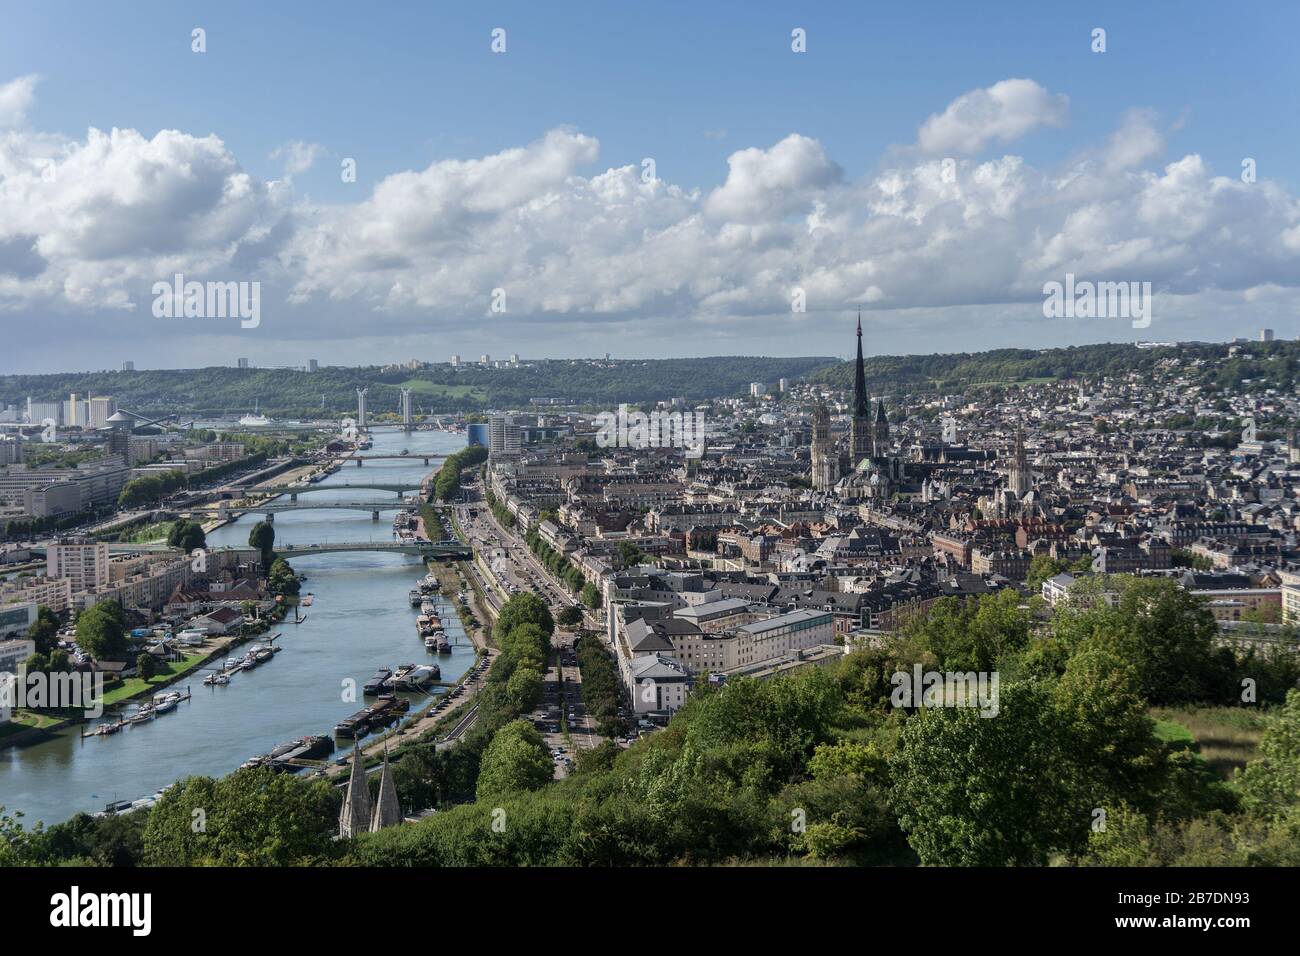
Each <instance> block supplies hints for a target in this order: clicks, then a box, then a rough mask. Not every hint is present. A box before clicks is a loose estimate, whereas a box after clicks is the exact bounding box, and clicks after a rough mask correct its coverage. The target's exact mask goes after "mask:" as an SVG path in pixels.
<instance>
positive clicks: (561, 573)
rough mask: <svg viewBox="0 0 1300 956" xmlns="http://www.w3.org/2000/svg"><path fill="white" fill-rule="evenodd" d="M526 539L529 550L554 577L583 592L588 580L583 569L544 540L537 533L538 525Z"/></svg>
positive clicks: (576, 592)
mask: <svg viewBox="0 0 1300 956" xmlns="http://www.w3.org/2000/svg"><path fill="white" fill-rule="evenodd" d="M537 524H538V525H540V524H541V522H540V521H538V522H537ZM524 540H525V541H527V542H528V550H530V551H532V552H533V554H534V555H535V556H536V557H537V560H538V561H540V562H542V566H543V567H545V568H546V570H547V571H550V572H551V575H552V576H553V577H555V578H556V579H557V580H559V581H560V582H561V583H562V584H563V585H564V586H565V587H567V588H568V589H569V591H570V592H571V593H573V594H581V593H582V588H583V585H584V584H586V582H587V578H586V576H585V575H584V574H583V573H582V569H581V568H579V567H578V566H577V565H576V564H574V563H573V562H572V561H570V560H569V559H568V558H566V557H565V556H564V555H562V554H560V553H559V552H558V551H556V550H555V549H554V548H552V547H551V546H550V545H549V544H547V543H546V542H545V541H543V540H542V537H541V535H539V534H538V533H537V527H536V526H534V527H533V528H532V529H531V530H530V531H529V532H528V534H527V535H526V536H525V538H524Z"/></svg>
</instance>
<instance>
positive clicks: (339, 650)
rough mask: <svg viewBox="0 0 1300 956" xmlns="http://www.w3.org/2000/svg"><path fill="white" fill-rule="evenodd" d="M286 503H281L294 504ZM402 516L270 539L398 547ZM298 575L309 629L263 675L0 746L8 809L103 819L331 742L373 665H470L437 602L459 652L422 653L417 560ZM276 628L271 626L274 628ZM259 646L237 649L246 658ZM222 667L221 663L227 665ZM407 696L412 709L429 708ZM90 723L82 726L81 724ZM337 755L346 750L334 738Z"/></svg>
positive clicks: (433, 441) (451, 442) (419, 464)
mask: <svg viewBox="0 0 1300 956" xmlns="http://www.w3.org/2000/svg"><path fill="white" fill-rule="evenodd" d="M371 437H372V438H373V440H374V447H373V448H372V449H370V450H369V451H367V452H364V453H363V454H371V455H376V454H398V453H400V452H401V451H402V450H403V449H409V450H410V451H411V453H412V454H415V453H417V452H428V453H436V454H449V453H451V452H454V451H457V450H459V449H460V448H461V447H463V446H464V443H465V440H464V437H463V436H461V435H455V434H450V433H446V432H439V431H422V432H413V433H411V434H403V433H402V432H400V431H396V430H383V431H375V432H374V433H373V434H372V436H371ZM437 464H438V462H437V461H431V462H430V464H429V466H428V467H425V465H424V463H423V461H422V460H421V459H414V460H412V461H410V462H407V461H369V462H366V463H365V465H364V466H363V467H361V468H358V467H356V466H355V465H352V464H345V465H344V466H343V467H342V468H341V469H340V470H339V471H338V472H337V473H336V474H334V475H331V476H330V477H328V478H327V479H325V481H323V482H321V483H320V485H318V487H330V486H335V487H337V486H341V485H344V484H347V483H349V482H353V483H356V482H362V481H367V480H369V481H373V482H376V483H391V482H395V481H407V480H412V479H413V480H416V481H418V480H419V479H420V478H422V477H423V476H424V475H425V474H427V473H428V471H430V470H431V469H433V468H436V467H437ZM286 500H287V499H286ZM331 500H333V501H377V502H381V503H383V504H384V505H387V506H391V505H393V504H395V503H396V501H397V496H396V493H395V492H392V491H375V490H362V489H347V490H345V489H342V488H338V490H333V491H320V492H312V493H311V494H306V495H302V496H301V497H300V498H299V499H298V501H299V503H300V504H307V503H311V502H316V503H324V502H327V501H331ZM393 514H394V510H386V511H383V512H381V513H380V518H379V521H378V522H374V521H372V520H371V517H370V512H368V511H343V510H325V509H310V510H305V511H301V512H282V513H280V514H277V515H276V516H275V533H276V544H277V545H281V544H290V543H291V544H294V545H297V546H306V545H309V544H312V543H325V542H342V541H391V540H393V538H392V519H393ZM260 517H261V516H260V515H256V514H253V513H250V514H247V515H245V516H244V517H242V518H240V519H239V520H238V521H235V522H233V523H231V524H228V525H226V526H224V527H222V528H218V529H216V530H215V531H213V533H212V534H210V535H208V543H209V545H210V546H213V547H216V546H221V545H238V546H244V547H246V546H247V544H248V532H249V529H250V528H251V527H252V526H253V524H254V523H256V522H257V521H258V520H259V518H260ZM290 563H291V564H292V565H293V567H294V570H296V571H298V572H299V573H300V574H305V575H307V580H306V581H305V582H304V583H303V593H304V594H305V593H307V592H311V593H312V594H314V595H315V597H314V601H313V605H312V607H310V608H305V609H303V610H304V613H305V614H306V615H307V618H306V620H305V621H304V622H303V623H302V624H297V625H295V624H293V623H292V615H291V616H290V617H289V618H288V619H286V621H285V623H283V624H282V625H281V626H280V627H279V628H277V630H278V631H279V632H280V633H281V634H282V636H281V637H280V638H279V639H278V640H277V641H276V643H277V644H280V645H282V646H283V648H284V650H283V651H281V652H280V653H278V654H276V655H275V657H274V658H273V659H271V660H270V661H268V662H267V663H265V664H263V665H262V666H261V667H258V668H257V669H256V670H252V671H245V672H241V673H238V674H235V675H234V676H233V677H232V678H231V681H230V683H229V684H227V685H226V686H224V687H205V686H203V684H202V675H203V673H206V671H195V672H193V677H192V678H187V679H186V680H183V681H181V682H179V683H177V684H175V685H173V688H174V689H177V690H181V691H182V692H183V691H184V688H185V687H186V686H189V687H190V689H191V690H192V692H193V697H192V699H191V700H189V701H184V702H182V703H181V704H180V706H179V707H178V708H177V709H176V710H175V711H173V712H171V713H169V714H164V715H162V716H160V717H157V718H155V719H154V720H152V721H150V722H148V723H144V724H137V725H133V726H128V727H126V728H124V729H123V730H122V731H120V732H119V733H117V734H114V735H113V736H110V737H92V738H89V739H83V738H82V737H81V731H82V729H83V727H82V726H74V727H70V728H67V729H65V730H64V731H62V732H60V733H58V734H56V735H55V736H54V737H53V738H52V739H50V740H47V741H44V742H42V743H39V744H35V745H33V746H29V747H9V748H6V749H4V750H0V805H3V806H4V807H5V808H6V812H8V813H13V811H15V810H21V811H22V812H23V813H24V815H25V819H24V820H23V823H24V824H25V825H31V824H34V823H35V822H36V821H37V820H43V821H45V823H46V824H47V825H48V824H51V823H57V822H59V821H61V820H65V819H67V818H68V817H70V816H71V815H72V814H74V813H76V812H78V811H81V810H85V811H89V812H94V811H97V810H102V809H103V808H104V805H105V804H106V803H108V802H109V801H111V800H134V799H137V798H139V797H143V796H148V795H150V794H152V793H153V792H154V791H156V790H158V789H159V788H161V787H166V786H168V785H170V784H171V783H173V782H175V781H176V780H178V779H180V778H182V777H186V776H189V775H192V774H200V775H206V776H222V775H224V774H227V773H230V772H231V771H233V770H235V769H236V768H238V766H239V765H240V764H241V763H243V762H244V761H245V760H247V759H248V758H249V757H251V756H253V755H255V754H261V753H266V752H267V751H269V750H271V749H272V748H273V747H275V746H276V745H277V744H281V743H284V742H286V741H289V740H293V739H295V738H297V737H302V736H304V735H306V734H328V733H330V732H331V730H332V728H333V726H334V724H336V723H337V722H338V721H339V720H340V719H342V718H343V717H346V716H347V715H349V714H351V713H355V712H356V711H358V710H360V709H361V708H362V707H363V706H365V703H366V701H364V700H363V699H362V698H361V692H360V687H361V685H362V684H364V683H365V682H366V680H368V679H369V678H370V677H371V676H372V675H373V674H374V672H375V669H376V668H378V667H381V666H383V667H389V668H391V667H393V666H394V665H396V664H401V663H431V662H433V661H437V663H438V665H439V666H440V667H441V668H442V679H443V680H445V681H454V680H455V679H456V678H458V677H459V676H460V675H461V674H463V673H464V672H465V671H466V670H467V669H468V668H469V667H470V666H471V665H472V664H473V662H474V649H473V646H472V644H471V643H470V641H469V639H468V638H467V637H466V636H465V633H464V631H463V630H462V628H461V625H460V621H459V619H458V618H457V616H456V612H455V609H454V608H452V607H451V606H449V605H448V604H447V602H445V601H444V600H443V599H441V598H438V599H437V600H438V603H439V611H438V616H439V617H441V618H442V621H443V625H444V627H445V628H446V631H447V637H448V638H449V639H450V640H451V641H452V645H453V650H452V653H451V654H442V655H435V654H432V653H429V652H426V650H425V648H424V643H423V641H422V640H421V639H420V638H419V637H418V636H417V634H416V630H415V618H416V614H417V613H418V612H417V609H416V608H413V607H411V606H410V605H409V603H408V601H407V592H408V591H410V590H411V588H412V587H414V586H415V583H416V581H417V580H419V578H420V577H422V576H423V574H424V567H423V564H422V563H421V561H420V559H419V558H418V557H415V556H413V555H401V554H384V553H376V552H352V553H340V554H322V555H315V556H312V555H310V554H300V555H295V556H293V557H291V558H290ZM272 633H274V631H272ZM250 646H252V645H251V644H245V645H242V649H239V650H232V651H231V655H232V656H239V657H242V656H243V653H244V652H246V651H247V649H248V648H249V647H250ZM223 660H224V658H222V659H220V660H218V661H217V663H218V664H220V663H222V661H223ZM347 678H351V679H353V680H355V681H356V687H357V691H356V694H357V700H356V701H355V702H348V701H345V700H344V694H343V682H344V680H345V679H347ZM406 696H409V697H411V698H412V713H414V711H415V710H417V709H418V708H419V707H420V706H421V704H422V702H423V701H422V700H421V699H420V697H419V695H406ZM83 726H84V725H83ZM337 744H338V745H339V748H340V749H339V751H337V752H336V754H335V756H337V755H338V754H339V753H345V752H347V750H348V749H350V744H351V742H350V741H343V740H338V741H337Z"/></svg>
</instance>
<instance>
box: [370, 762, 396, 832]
mask: <svg viewBox="0 0 1300 956" xmlns="http://www.w3.org/2000/svg"><path fill="white" fill-rule="evenodd" d="M401 822H402V808H401V807H400V806H399V805H398V803H397V787H396V785H394V783H393V772H392V771H391V770H389V769H388V746H387V745H385V746H384V769H383V770H382V771H380V774H379V799H378V800H377V801H375V812H374V816H373V817H371V820H370V829H371V831H372V832H373V831H375V830H382V829H383V828H384V827H391V826H393V825H395V824H398V823H401Z"/></svg>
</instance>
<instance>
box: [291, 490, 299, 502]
mask: <svg viewBox="0 0 1300 956" xmlns="http://www.w3.org/2000/svg"><path fill="white" fill-rule="evenodd" d="M289 500H290V501H292V502H294V503H295V504H296V503H297V502H298V493H297V492H293V493H292V494H290V495H289Z"/></svg>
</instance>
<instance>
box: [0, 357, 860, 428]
mask: <svg viewBox="0 0 1300 956" xmlns="http://www.w3.org/2000/svg"><path fill="white" fill-rule="evenodd" d="M835 361H836V360H835V359H834V358H825V357H804V358H756V357H740V356H722V357H713V358H699V359H646V360H637V359H628V360H609V361H604V360H599V361H596V360H547V361H533V362H527V363H525V364H524V365H522V366H520V367H519V368H500V369H498V368H482V367H479V366H476V365H469V366H462V367H460V368H452V367H451V366H450V365H448V364H439V365H431V366H427V367H424V368H421V369H417V370H409V369H387V370H385V369H381V368H379V367H370V368H345V367H339V366H329V367H322V368H320V369H318V370H317V371H315V372H304V371H300V370H295V369H270V368H268V369H257V368H252V369H239V368H229V367H213V368H201V369H179V370H175V369H172V370H141V371H135V372H87V373H62V374H55V375H7V376H0V405H6V404H16V405H19V406H20V407H21V406H22V405H23V403H25V402H26V400H27V397H28V396H31V397H32V398H33V399H36V400H38V401H50V400H53V399H56V398H58V399H66V398H67V397H68V395H69V394H70V393H72V392H75V393H76V394H77V395H78V396H84V395H86V394H95V395H112V396H113V397H114V398H116V399H117V402H118V404H119V405H120V406H122V407H124V408H127V409H130V410H131V411H134V412H139V413H142V414H144V413H150V412H153V413H159V414H162V413H168V412H173V411H180V412H184V413H186V414H197V415H201V416H206V415H221V414H228V413H233V412H248V411H251V410H252V408H253V405H254V403H255V402H256V403H257V405H258V407H259V409H260V410H261V411H262V412H263V413H265V414H267V415H272V416H275V417H294V418H298V417H307V416H312V415H318V414H320V413H321V412H322V409H323V410H324V411H325V412H327V413H330V412H333V413H341V412H346V411H349V410H351V409H355V408H356V402H357V399H356V389H357V388H359V387H361V386H368V387H369V389H370V392H369V395H368V397H367V398H368V406H369V409H370V411H371V412H372V413H374V414H379V413H382V412H395V411H397V409H398V400H399V392H398V389H399V387H402V386H405V387H409V388H413V389H414V390H415V396H414V397H415V404H416V406H417V407H418V408H419V409H420V410H422V411H425V412H449V411H462V410H463V411H477V410H481V409H485V408H512V407H513V408H522V407H527V406H528V403H529V400H530V399H533V398H558V399H567V400H569V401H573V402H581V403H592V404H600V405H605V406H613V405H617V404H618V403H620V402H626V403H629V404H636V403H641V402H647V401H657V400H662V399H669V398H674V397H683V398H686V399H689V400H702V399H707V398H714V397H717V396H730V395H740V394H743V393H746V392H747V391H748V388H749V383H750V382H763V383H765V384H768V385H773V384H774V383H775V382H776V381H777V380H778V379H780V378H788V379H791V380H794V379H796V378H799V377H802V376H805V375H807V374H809V373H810V372H813V371H815V370H817V369H820V368H825V367H826V366H827V365H833V364H834V363H835Z"/></svg>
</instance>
